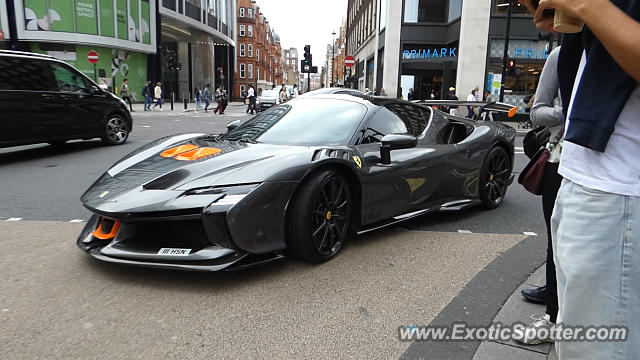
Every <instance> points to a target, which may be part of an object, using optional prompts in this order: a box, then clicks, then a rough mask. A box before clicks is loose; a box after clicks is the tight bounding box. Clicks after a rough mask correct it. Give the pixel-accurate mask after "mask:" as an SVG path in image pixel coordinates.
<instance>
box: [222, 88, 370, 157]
mask: <svg viewBox="0 0 640 360" xmlns="http://www.w3.org/2000/svg"><path fill="white" fill-rule="evenodd" d="M366 112H367V108H366V107H365V106H364V105H361V104H358V103H355V102H351V101H335V100H331V99H305V100H301V101H292V102H291V103H287V104H283V105H279V106H276V107H274V108H271V109H269V110H267V111H265V112H261V113H260V114H259V115H256V116H255V117H254V118H252V119H251V120H249V121H247V122H246V123H244V124H243V125H241V126H239V127H238V128H236V129H235V130H233V131H231V132H229V133H228V134H226V135H224V138H226V139H229V140H240V139H243V138H246V139H250V140H256V141H260V142H264V143H268V144H283V145H301V146H317V145H347V144H348V143H349V141H350V140H351V137H352V136H353V135H354V132H355V130H356V128H357V127H358V125H359V124H360V121H362V118H363V117H364V115H365V114H366ZM309 129H314V131H309Z"/></svg>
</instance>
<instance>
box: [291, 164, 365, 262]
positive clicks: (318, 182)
mask: <svg viewBox="0 0 640 360" xmlns="http://www.w3.org/2000/svg"><path fill="white" fill-rule="evenodd" d="M352 205H353V197H352V191H351V187H350V186H349V183H348V181H347V180H346V179H345V178H344V176H342V175H341V174H340V173H339V172H337V171H335V170H322V171H320V172H318V173H316V174H314V175H312V176H311V177H310V178H309V179H308V180H306V181H305V182H304V183H303V184H302V185H301V188H300V190H299V192H298V194H297V195H296V197H295V199H294V201H293V205H292V207H291V209H290V211H289V214H288V217H287V239H288V249H287V252H288V253H289V254H290V255H291V256H292V257H295V258H297V259H300V260H304V261H310V262H324V261H327V260H329V259H331V258H333V257H334V256H335V255H336V254H337V253H338V252H339V251H340V249H341V248H342V246H343V245H344V243H345V241H346V240H347V237H348V235H349V229H350V226H351V209H352Z"/></svg>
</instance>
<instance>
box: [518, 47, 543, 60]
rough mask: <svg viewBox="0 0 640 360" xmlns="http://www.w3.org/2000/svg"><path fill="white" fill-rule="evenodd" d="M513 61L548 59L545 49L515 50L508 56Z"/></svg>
mask: <svg viewBox="0 0 640 360" xmlns="http://www.w3.org/2000/svg"><path fill="white" fill-rule="evenodd" d="M510 55H512V57H513V58H514V59H543V60H544V59H546V58H548V57H549V54H547V50H546V49H525V48H515V49H513V53H512V54H510Z"/></svg>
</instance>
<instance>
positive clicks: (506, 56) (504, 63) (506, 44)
mask: <svg viewBox="0 0 640 360" xmlns="http://www.w3.org/2000/svg"><path fill="white" fill-rule="evenodd" d="M511 1H512V0H507V2H506V3H502V4H498V5H497V6H498V7H504V6H507V7H508V13H507V31H506V32H505V39H504V52H503V54H502V80H501V81H500V102H503V101H504V83H505V80H506V77H507V64H508V63H509V38H510V37H511V12H512V11H511Z"/></svg>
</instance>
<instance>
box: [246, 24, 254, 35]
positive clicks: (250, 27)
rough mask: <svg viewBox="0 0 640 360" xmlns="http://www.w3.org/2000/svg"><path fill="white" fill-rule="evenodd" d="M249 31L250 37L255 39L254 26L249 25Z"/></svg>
mask: <svg viewBox="0 0 640 360" xmlns="http://www.w3.org/2000/svg"><path fill="white" fill-rule="evenodd" d="M247 30H248V31H247V33H248V35H249V37H253V26H252V25H249V28H248V29H247Z"/></svg>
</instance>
